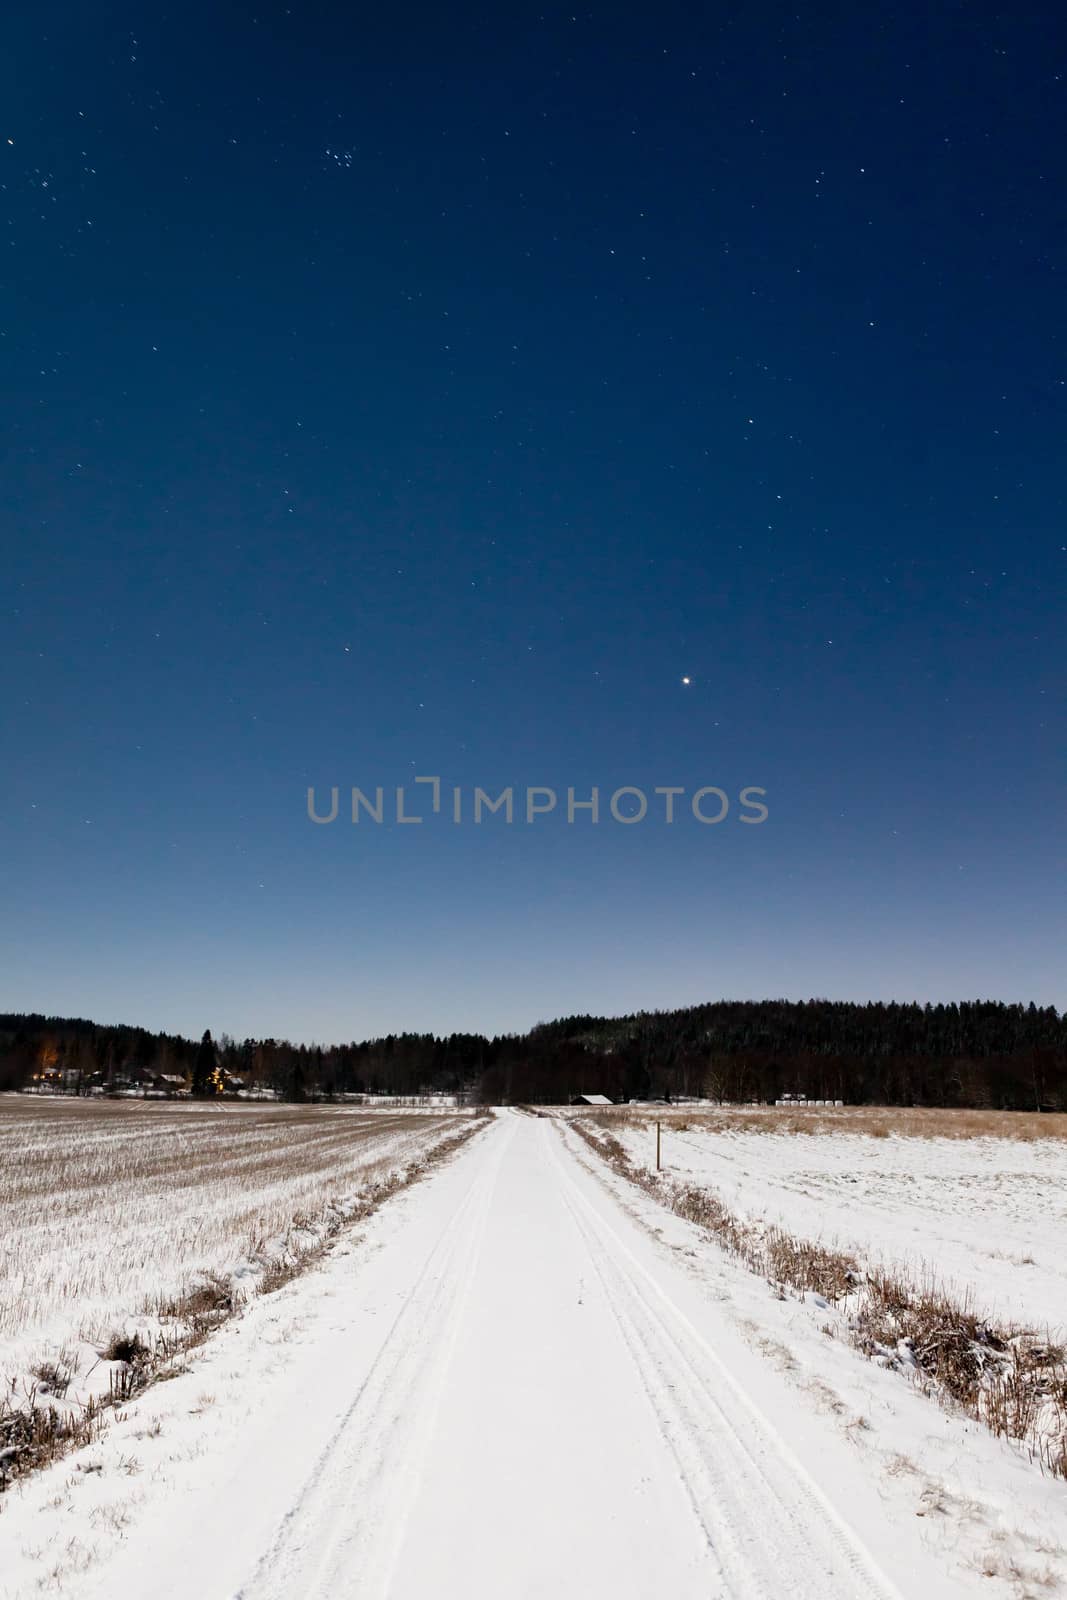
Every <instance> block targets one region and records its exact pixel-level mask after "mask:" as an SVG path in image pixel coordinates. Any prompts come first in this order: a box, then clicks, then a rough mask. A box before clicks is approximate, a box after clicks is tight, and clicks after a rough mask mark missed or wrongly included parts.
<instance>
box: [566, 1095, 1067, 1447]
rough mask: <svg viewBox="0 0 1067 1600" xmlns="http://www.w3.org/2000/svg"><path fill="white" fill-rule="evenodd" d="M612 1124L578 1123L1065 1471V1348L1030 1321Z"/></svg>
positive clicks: (616, 1160) (750, 1259) (899, 1359)
mask: <svg viewBox="0 0 1067 1600" xmlns="http://www.w3.org/2000/svg"><path fill="white" fill-rule="evenodd" d="M611 1125H612V1124H611V1119H610V1115H609V1116H605V1115H604V1114H603V1113H595V1114H592V1115H590V1116H583V1117H581V1118H578V1119H576V1120H575V1121H574V1123H573V1124H572V1126H573V1127H574V1129H575V1131H576V1132H577V1133H578V1134H579V1135H580V1136H581V1137H582V1138H583V1139H584V1140H585V1142H586V1143H587V1144H588V1145H589V1146H590V1148H591V1149H593V1150H594V1151H595V1152H596V1153H597V1155H599V1156H601V1157H602V1158H603V1159H604V1160H606V1161H607V1162H608V1164H609V1165H610V1166H611V1168H612V1169H613V1170H614V1171H615V1172H617V1173H618V1174H619V1175H620V1176H621V1177H624V1178H626V1179H627V1181H628V1182H630V1183H633V1184H636V1185H637V1186H638V1187H639V1188H642V1189H644V1190H645V1191H646V1193H648V1194H651V1195H653V1196H654V1197H655V1199H656V1200H658V1201H659V1202H660V1203H661V1204H663V1205H665V1206H667V1207H668V1208H669V1209H670V1210H671V1211H673V1212H674V1213H675V1214H676V1215H678V1216H681V1217H684V1218H686V1219H687V1220H688V1221H690V1222H694V1223H696V1224H697V1226H698V1227H702V1228H704V1229H706V1230H707V1231H708V1232H709V1233H710V1234H711V1235H712V1236H713V1237H714V1238H715V1239H716V1240H717V1241H718V1243H719V1244H720V1245H722V1246H723V1247H724V1248H725V1249H727V1250H729V1251H730V1253H731V1254H732V1255H734V1256H736V1257H737V1258H738V1259H739V1260H740V1261H742V1262H743V1263H744V1265H745V1266H746V1267H747V1268H748V1269H749V1271H751V1272H755V1273H758V1274H759V1275H760V1276H761V1277H763V1278H766V1279H767V1280H768V1282H769V1283H771V1285H772V1286H773V1287H774V1288H775V1289H776V1290H777V1292H778V1294H779V1295H780V1296H781V1297H783V1298H784V1296H785V1294H786V1292H787V1291H788V1292H792V1293H799V1294H804V1293H808V1292H813V1293H815V1294H818V1295H820V1296H821V1297H822V1299H824V1300H825V1301H827V1302H829V1303H830V1304H831V1305H836V1306H839V1307H842V1308H843V1309H845V1310H846V1311H847V1312H848V1323H847V1331H848V1336H849V1338H850V1339H851V1340H852V1342H853V1343H854V1344H855V1345H856V1346H857V1347H858V1348H859V1349H861V1350H862V1351H863V1352H864V1354H865V1355H867V1356H868V1357H870V1358H872V1359H876V1360H878V1361H880V1362H881V1363H882V1364H883V1365H885V1366H891V1367H894V1368H895V1369H897V1370H898V1371H901V1372H906V1373H908V1374H909V1375H910V1376H912V1377H913V1378H914V1379H915V1380H916V1381H917V1382H918V1383H919V1385H920V1386H921V1387H922V1388H923V1389H924V1390H925V1391H926V1392H927V1393H929V1394H932V1395H934V1396H936V1397H937V1398H938V1399H940V1400H942V1401H943V1402H944V1403H946V1404H948V1405H952V1406H955V1407H957V1408H959V1409H960V1410H963V1411H965V1412H966V1413H967V1414H968V1415H970V1416H973V1417H975V1418H977V1419H978V1420H979V1421H981V1422H983V1423H985V1425H986V1426H987V1427H988V1428H990V1429H991V1431H992V1432H993V1433H995V1434H996V1435H997V1436H998V1437H1001V1438H1007V1439H1012V1440H1015V1441H1018V1442H1019V1443H1020V1444H1022V1446H1023V1447H1024V1448H1025V1449H1026V1450H1027V1451H1028V1452H1029V1454H1030V1457H1031V1459H1032V1460H1034V1461H1037V1462H1038V1463H1039V1464H1040V1465H1041V1467H1042V1469H1043V1470H1045V1471H1047V1472H1049V1473H1050V1474H1051V1475H1052V1476H1054V1477H1060V1478H1067V1348H1065V1347H1064V1346H1063V1345H1060V1344H1058V1343H1056V1342H1054V1341H1051V1340H1049V1339H1047V1338H1044V1339H1043V1338H1040V1337H1037V1336H1036V1335H1035V1334H1034V1333H1033V1332H1032V1331H1030V1330H1026V1329H1022V1328H1018V1327H1012V1326H1003V1325H1001V1326H998V1325H997V1324H995V1323H994V1322H993V1321H992V1320H991V1319H989V1318H985V1317H982V1316H980V1315H979V1314H978V1312H977V1311H976V1309H975V1308H974V1307H973V1306H972V1305H970V1304H969V1303H966V1302H961V1301H960V1300H958V1299H957V1298H955V1297H954V1296H953V1295H952V1294H951V1293H950V1292H949V1291H947V1290H946V1289H945V1288H944V1287H942V1286H940V1285H939V1284H937V1283H936V1282H935V1281H934V1280H933V1279H932V1278H931V1277H927V1278H926V1279H924V1280H919V1279H917V1278H916V1277H914V1276H913V1275H911V1274H909V1273H907V1272H905V1271H904V1270H903V1269H901V1268H897V1269H894V1270H888V1269H885V1268H882V1267H878V1266H875V1267H868V1268H866V1269H864V1268H862V1267H861V1266H860V1264H859V1263H858V1262H857V1261H856V1259H855V1258H854V1257H853V1256H852V1255H851V1254H849V1253H848V1252H846V1251H841V1250H836V1249H833V1248H831V1247H828V1246H826V1245H823V1244H821V1243H819V1242H817V1241H814V1240H810V1239H803V1238H800V1237H798V1236H797V1235H795V1234H791V1233H788V1232H786V1231H785V1230H784V1229H782V1228H780V1227H768V1226H765V1225H763V1224H762V1223H759V1222H753V1221H749V1220H748V1219H744V1218H741V1217H739V1216H738V1215H737V1214H736V1213H735V1212H733V1211H732V1210H731V1209H730V1207H729V1206H728V1205H727V1204H726V1202H725V1201H724V1200H723V1199H722V1198H721V1196H719V1195H717V1194H716V1193H715V1191H714V1190H712V1189H709V1188H705V1187H702V1186H699V1185H696V1184H691V1183H679V1182H677V1181H672V1180H669V1179H666V1178H665V1177H663V1175H662V1174H657V1173H653V1172H649V1171H648V1170H647V1169H646V1168H643V1167H639V1166H635V1165H634V1164H633V1162H631V1160H630V1158H629V1156H628V1154H627V1152H626V1149H625V1147H624V1146H623V1145H622V1144H620V1142H619V1140H618V1139H616V1138H615V1137H613V1135H612V1133H611V1132H610V1131H608V1130H609V1129H610V1127H611ZM623 1125H624V1126H635V1125H636V1126H638V1127H642V1128H643V1127H645V1126H646V1124H645V1123H644V1122H642V1121H639V1122H637V1123H636V1124H635V1123H633V1122H631V1121H629V1120H627V1121H626V1122H625V1123H624V1124H623ZM615 1126H616V1127H617V1126H619V1123H618V1121H616V1123H615Z"/></svg>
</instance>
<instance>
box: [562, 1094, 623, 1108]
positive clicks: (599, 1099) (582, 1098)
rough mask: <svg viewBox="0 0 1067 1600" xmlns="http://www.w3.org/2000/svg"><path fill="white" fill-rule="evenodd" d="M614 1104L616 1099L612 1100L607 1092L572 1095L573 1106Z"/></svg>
mask: <svg viewBox="0 0 1067 1600" xmlns="http://www.w3.org/2000/svg"><path fill="white" fill-rule="evenodd" d="M614 1104H615V1102H614V1100H610V1099H609V1098H608V1096H607V1095H606V1094H575V1095H572V1096H571V1105H572V1106H613V1105H614Z"/></svg>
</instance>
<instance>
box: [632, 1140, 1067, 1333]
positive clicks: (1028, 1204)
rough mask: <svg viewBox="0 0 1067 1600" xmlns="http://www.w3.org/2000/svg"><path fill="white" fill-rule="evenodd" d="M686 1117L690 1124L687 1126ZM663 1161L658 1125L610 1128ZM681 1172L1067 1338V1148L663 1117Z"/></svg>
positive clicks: (796, 1226) (636, 1155) (738, 1207)
mask: <svg viewBox="0 0 1067 1600" xmlns="http://www.w3.org/2000/svg"><path fill="white" fill-rule="evenodd" d="M683 1120H684V1119H683ZM603 1125H604V1126H605V1127H606V1128H608V1129H609V1131H610V1132H611V1133H612V1134H613V1135H614V1136H615V1137H616V1138H617V1139H618V1140H619V1142H620V1143H621V1144H622V1145H623V1147H624V1148H625V1150H626V1153H627V1155H628V1156H629V1158H630V1160H631V1161H633V1162H634V1163H635V1164H636V1165H640V1166H644V1167H647V1168H650V1169H651V1168H652V1167H653V1166H654V1165H655V1137H656V1136H655V1123H654V1122H650V1123H649V1126H648V1128H647V1129H640V1130H639V1129H635V1128H632V1127H624V1126H622V1125H621V1124H620V1125H619V1126H617V1127H616V1126H613V1125H612V1123H611V1122H610V1121H606V1122H605V1123H604V1124H603ZM661 1150H662V1162H663V1169H664V1171H665V1172H666V1173H667V1175H668V1177H672V1178H677V1179H680V1180H682V1181H683V1182H692V1183H697V1184H701V1185H706V1186H707V1187H709V1188H713V1189H714V1190H715V1191H716V1192H717V1193H718V1194H720V1195H721V1196H722V1197H723V1199H724V1200H726V1201H727V1202H728V1203H729V1205H730V1207H731V1209H732V1210H734V1211H737V1212H739V1213H740V1214H741V1215H742V1216H744V1217H746V1218H749V1219H760V1220H762V1221H765V1222H769V1223H780V1224H781V1225H782V1226H783V1227H784V1228H786V1229H788V1230H789V1231H790V1232H791V1233H795V1234H799V1235H800V1236H801V1237H803V1238H806V1239H818V1240H821V1241H822V1242H823V1243H824V1244H832V1243H837V1244H840V1245H841V1246H842V1247H847V1248H852V1249H855V1250H856V1251H857V1253H858V1254H859V1256H860V1257H861V1258H862V1259H863V1260H865V1261H873V1260H877V1261H883V1262H900V1263H903V1264H905V1265H907V1266H908V1267H909V1268H911V1269H912V1271H913V1272H915V1273H916V1275H918V1276H920V1277H929V1278H933V1279H935V1280H936V1281H937V1282H939V1283H941V1284H944V1285H946V1286H947V1287H951V1288H954V1289H955V1290H956V1291H957V1292H959V1293H960V1294H961V1295H962V1296H963V1297H968V1296H969V1297H970V1299H971V1300H972V1301H973V1303H974V1305H975V1308H976V1310H978V1311H979V1312H980V1313H981V1314H982V1315H983V1316H986V1317H990V1318H998V1319H1003V1320H1005V1321H1013V1322H1017V1323H1022V1324H1025V1325H1026V1326H1029V1327H1032V1328H1033V1329H1034V1330H1035V1331H1037V1332H1039V1333H1044V1332H1046V1331H1051V1332H1052V1333H1054V1334H1055V1333H1059V1334H1060V1335H1061V1336H1064V1335H1067V1140H1065V1139H1033V1140H1026V1139H1011V1138H1003V1139H998V1138H986V1137H982V1138H971V1139H965V1138H964V1139H961V1138H955V1139H952V1138H912V1137H906V1136H902V1135H896V1134H894V1135H891V1136H889V1137H887V1138H871V1137H870V1136H869V1135H867V1134H860V1133H846V1132H839V1131H835V1132H832V1133H811V1134H795V1133H770V1132H768V1133H764V1132H748V1131H744V1130H738V1129H734V1128H730V1127H729V1125H728V1123H724V1124H722V1125H721V1126H720V1127H719V1128H717V1129H715V1131H709V1129H708V1128H707V1127H701V1125H700V1123H699V1121H696V1120H694V1121H693V1122H691V1123H690V1125H689V1127H688V1128H687V1129H685V1130H684V1131H679V1130H678V1129H677V1128H676V1127H675V1126H673V1125H672V1122H671V1121H669V1120H666V1119H664V1120H663V1121H662V1139H661Z"/></svg>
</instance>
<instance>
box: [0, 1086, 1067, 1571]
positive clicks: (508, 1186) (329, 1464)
mask: <svg viewBox="0 0 1067 1600" xmlns="http://www.w3.org/2000/svg"><path fill="white" fill-rule="evenodd" d="M822 1316H823V1313H822V1312H821V1311H820V1309H819V1308H818V1306H816V1305H812V1304H809V1303H807V1302H802V1301H799V1300H790V1299H785V1300H781V1299H778V1298H776V1297H775V1296H774V1295H773V1294H772V1293H771V1291H770V1289H769V1287H768V1285H767V1284H766V1283H764V1282H762V1281H761V1280H759V1279H758V1278H756V1277H755V1276H754V1275H752V1274H750V1273H748V1272H746V1271H745V1269H744V1268H743V1267H741V1266H740V1265H738V1264H737V1263H736V1262H735V1261H733V1260H731V1259H730V1258H728V1257H727V1256H725V1255H724V1253H723V1252H722V1251H721V1250H719V1249H718V1247H717V1246H715V1245H714V1243H712V1242H711V1241H710V1240H709V1239H707V1238H706V1237H705V1236H704V1235H702V1234H701V1233H700V1231H699V1230H697V1229H696V1228H694V1227H693V1226H692V1225H690V1224H689V1223H687V1222H685V1221H683V1220H682V1219H680V1218H677V1217H674V1216H673V1215H671V1214H670V1213H668V1212H666V1211H665V1210H664V1209H663V1208H662V1207H660V1206H659V1205H658V1204H657V1203H656V1202H655V1200H654V1199H652V1198H650V1197H649V1196H647V1195H645V1194H644V1193H643V1192H641V1191H639V1190H637V1189H635V1188H634V1186H632V1185H629V1184H626V1183H625V1182H624V1180H622V1179H619V1178H616V1177H615V1176H614V1175H613V1174H611V1173H610V1172H609V1171H608V1170H607V1168H606V1167H604V1166H603V1164H602V1163H600V1162H599V1161H598V1160H597V1158H596V1157H595V1156H594V1155H593V1154H592V1153H591V1152H590V1151H589V1150H588V1149H587V1148H586V1147H585V1146H584V1145H583V1144H582V1143H581V1141H580V1140H579V1139H578V1137H577V1135H576V1134H575V1133H574V1132H573V1130H572V1129H570V1128H569V1127H568V1126H567V1125H566V1122H565V1121H564V1120H562V1119H559V1120H557V1119H553V1118H550V1117H532V1116H527V1115H522V1114H518V1113H501V1114H500V1115H499V1116H498V1117H497V1118H496V1119H495V1120H494V1121H493V1122H492V1123H491V1124H489V1125H488V1126H487V1127H486V1128H485V1129H484V1130H483V1131H481V1132H478V1133H477V1134H475V1136H474V1137H473V1138H472V1139H471V1140H470V1141H469V1142H468V1143H467V1145H466V1146H465V1147H464V1148H463V1149H462V1150H461V1151H460V1153H459V1154H458V1155H457V1156H456V1157H455V1158H454V1159H452V1160H451V1161H449V1162H447V1163H445V1164H444V1165H443V1166H441V1167H439V1168H437V1169H436V1170H434V1171H433V1172H432V1173H431V1175H430V1176H428V1177H427V1178H425V1179H423V1180H422V1181H421V1182H419V1183H418V1184H416V1185H415V1186H413V1187H412V1188H410V1189H408V1190H406V1191H404V1192H403V1193H401V1194H400V1195H399V1196H397V1197H396V1198H395V1199H393V1200H391V1201H389V1202H388V1203H387V1204H386V1205H385V1206H383V1207H382V1208H381V1210H379V1211H378V1212H377V1213H376V1214H375V1215H374V1216H373V1217H372V1218H370V1219H369V1221H367V1222H366V1223H365V1224H362V1225H360V1227H359V1228H358V1229H355V1230H352V1231H350V1232H348V1233H346V1234H344V1235H342V1236H341V1238H340V1239H339V1240H338V1242H337V1243H335V1245H334V1246H333V1247H332V1249H331V1250H330V1252H329V1253H328V1255H327V1256H326V1257H324V1258H323V1259H322V1260H321V1261H320V1263H319V1264H318V1265H316V1266H315V1267H314V1268H312V1269H311V1270H310V1271H309V1272H307V1273H306V1274H304V1275H303V1276H301V1277H298V1278H296V1279H294V1280H292V1281H291V1282H289V1283H288V1284H287V1285H286V1286H285V1287H284V1288H282V1289H281V1290H279V1291H278V1292H277V1293H274V1294H271V1295H264V1296H261V1297H259V1298H257V1299H255V1300H254V1301H252V1302H251V1303H250V1304H249V1306H248V1307H247V1309H246V1310H245V1312H244V1313H243V1314H242V1315H241V1316H240V1317H238V1318H236V1319H234V1320H231V1321H230V1322H228V1323H227V1324H226V1325H225V1326H224V1327H223V1328H222V1329H221V1330H220V1331H219V1332H218V1333H217V1334H215V1335H214V1336H213V1337H212V1338H211V1339H209V1340H208V1341H207V1343H206V1344H205V1345H204V1346H203V1347H201V1348H200V1349H199V1350H197V1351H195V1352H193V1354H192V1355H191V1357H190V1359H189V1370H188V1371H187V1372H185V1373H184V1374H183V1375H180V1376H178V1377H175V1378H174V1379H173V1380H171V1381H169V1382H167V1383H164V1384H160V1385H157V1386H156V1387H155V1388H153V1389H150V1390H148V1391H147V1392H146V1393H145V1394H143V1395H142V1396H140V1397H139V1398H138V1399H137V1400H136V1401H135V1402H134V1403H133V1404H131V1405H130V1406H129V1408H128V1410H127V1412H126V1413H125V1415H124V1416H123V1417H122V1418H121V1419H117V1420H116V1421H115V1422H114V1423H113V1425H112V1427H111V1429H110V1431H109V1432H108V1433H107V1435H106V1436H105V1437H104V1438H103V1439H102V1440H101V1441H99V1442H98V1443H97V1444H95V1445H93V1446H91V1447H90V1448H89V1449H88V1450H85V1451H82V1452H80V1453H79V1455H77V1456H75V1457H71V1458H68V1459H67V1460H66V1461H64V1462H61V1463H59V1464H58V1465H57V1466H56V1467H54V1468H50V1469H48V1470H47V1471H44V1472H41V1473H39V1474H37V1475H36V1476H34V1477H32V1478H27V1479H25V1480H22V1481H21V1483H19V1484H17V1485H16V1486H15V1487H13V1488H12V1489H11V1490H10V1491H9V1492H8V1494H7V1495H5V1496H3V1497H2V1498H0V1600H29V1597H30V1596H36V1595H37V1594H38V1592H39V1588H38V1585H39V1584H43V1585H44V1586H45V1587H51V1586H55V1587H56V1588H57V1591H58V1592H60V1593H61V1594H63V1595H65V1596H71V1597H73V1600H103V1597H105V1596H106V1597H107V1600H143V1597H144V1596H145V1595H146V1594H148V1593H151V1594H152V1595H153V1596H154V1597H158V1600H179V1597H181V1600H187V1597H188V1596H190V1595H197V1596H201V1597H203V1600H237V1597H241V1600H275V1597H279V1600H280V1597H282V1596H285V1597H286V1600H290V1597H293V1596H300V1597H301V1600H325V1597H326V1596H330V1597H331V1600H356V1597H359V1600H364V1597H384V1596H389V1597H391V1600H414V1597H416V1596H417V1597H419V1600H425V1597H427V1596H431V1595H433V1596H445V1597H453V1596H454V1597H457V1600H490V1597H491V1600H501V1597H504V1596H506V1597H508V1600H533V1597H535V1596H536V1597H542V1596H546V1597H547V1596H552V1597H553V1600H556V1597H560V1600H570V1597H574V1600H578V1597H579V1596H580V1597H582V1600H598V1597H603V1600H638V1597H640V1600H647V1597H648V1596H650V1595H653V1594H669V1595H671V1596H672V1600H697V1597H700V1600H708V1597H710V1596H720V1597H723V1600H725V1597H729V1600H769V1597H773V1596H777V1595H781V1594H783V1593H788V1594H789V1595H790V1597H791V1600H816V1597H818V1600H903V1597H905V1596H906V1597H908V1600H911V1597H913V1596H916V1595H920V1594H921V1595H923V1596H924V1597H929V1600H960V1597H965V1596H977V1595H983V1596H997V1597H1000V1596H1005V1597H1006V1596H1008V1595H1014V1594H1019V1593H1020V1592H1025V1590H1024V1589H1022V1590H1021V1589H1020V1585H1019V1581H1018V1580H1017V1578H1015V1577H1012V1576H1011V1573H1012V1570H1013V1569H1014V1570H1015V1572H1016V1573H1018V1572H1022V1573H1024V1574H1025V1573H1027V1572H1033V1573H1035V1574H1037V1573H1039V1572H1040V1571H1041V1570H1043V1569H1046V1568H1047V1569H1048V1571H1049V1573H1050V1575H1051V1577H1052V1579H1053V1581H1055V1580H1057V1579H1062V1578H1063V1577H1065V1576H1067V1555H1065V1554H1064V1551H1063V1550H1062V1548H1061V1545H1060V1540H1059V1538H1058V1528H1060V1527H1062V1511H1063V1505H1064V1499H1063V1496H1064V1486H1063V1485H1062V1484H1061V1483H1055V1482H1051V1481H1049V1480H1045V1479H1043V1478H1042V1477H1041V1476H1040V1474H1039V1473H1037V1472H1036V1471H1035V1470H1034V1469H1033V1468H1032V1467H1030V1466H1029V1465H1027V1464H1025V1463H1023V1462H1021V1461H1020V1460H1019V1459H1018V1458H1017V1457H1016V1456H1015V1455H1013V1454H1012V1452H1011V1451H1010V1450H1008V1449H1007V1448H1005V1447H1003V1446H1002V1445H1000V1444H998V1443H997V1441H996V1440H994V1439H993V1438H992V1437H991V1436H990V1435H988V1434H987V1433H985V1432H984V1431H983V1430H982V1429H980V1428H978V1427H977V1426H975V1425H974V1424H970V1423H968V1422H966V1421H965V1420H964V1419H961V1418H959V1417H955V1416H952V1415H949V1414H948V1413H946V1412H944V1411H942V1410H941V1409H940V1408H939V1407H937V1406H936V1405H934V1404H933V1403H932V1402H931V1401H929V1400H927V1399H925V1398H923V1397H922V1396H921V1395H919V1394H918V1393H916V1392H914V1391H913V1390H912V1389H911V1388H910V1387H909V1386H908V1385H906V1384H902V1383H901V1381H900V1379H899V1378H898V1377H896V1376H894V1375H893V1374H891V1373H888V1372H885V1371H882V1370H880V1369H879V1368H878V1367H877V1366H875V1365H873V1364H872V1363H869V1362H865V1361H864V1360H863V1359H862V1358H861V1357H860V1356H859V1355H858V1354H857V1353H856V1352H855V1351H854V1350H852V1349H851V1348H849V1347H848V1346H847V1345H846V1344H844V1343H843V1342H841V1341H837V1340H832V1339H827V1338H826V1336H825V1335H824V1334H823V1333H822V1332H821V1331H820V1328H819V1322H820V1320H821V1318H822ZM987 1572H988V1573H989V1576H986V1575H985V1574H986V1573H987ZM1034 1581H1035V1582H1036V1578H1035V1580H1034Z"/></svg>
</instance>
